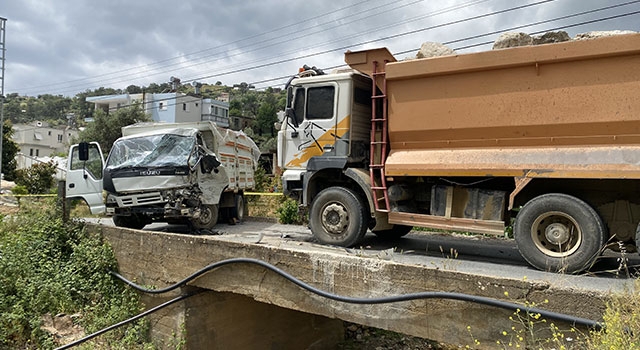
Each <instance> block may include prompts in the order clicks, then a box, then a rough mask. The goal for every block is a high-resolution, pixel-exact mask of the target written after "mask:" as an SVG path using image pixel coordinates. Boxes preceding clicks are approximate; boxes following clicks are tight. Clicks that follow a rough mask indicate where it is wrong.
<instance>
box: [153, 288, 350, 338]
mask: <svg viewBox="0 0 640 350" xmlns="http://www.w3.org/2000/svg"><path fill="white" fill-rule="evenodd" d="M183 291H184V290H183ZM194 291H201V293H199V294H196V295H194V296H192V297H190V298H187V299H185V300H183V301H181V302H178V303H175V304H173V305H171V306H169V307H166V308H164V309H162V310H160V311H158V312H156V313H154V314H151V315H150V316H149V321H150V324H151V329H150V331H151V337H152V339H153V340H154V343H155V345H156V346H158V348H160V349H176V348H180V349H212V350H215V349H331V348H335V346H336V344H337V343H338V342H339V341H341V340H342V339H343V338H344V327H343V322H342V321H341V320H339V319H332V318H328V317H324V316H320V315H313V314H308V313H304V312H300V311H295V310H290V309H285V308H282V307H278V306H275V305H272V304H265V303H260V302H257V301H255V300H254V299H252V298H250V297H247V296H244V295H240V294H235V293H228V292H214V291H209V290H200V289H199V288H195V287H188V292H194ZM168 299H170V298H167V297H162V298H160V297H153V296H143V302H144V303H145V305H146V306H147V308H151V307H153V306H156V305H158V304H161V303H162V302H165V301H167V300H168Z"/></svg>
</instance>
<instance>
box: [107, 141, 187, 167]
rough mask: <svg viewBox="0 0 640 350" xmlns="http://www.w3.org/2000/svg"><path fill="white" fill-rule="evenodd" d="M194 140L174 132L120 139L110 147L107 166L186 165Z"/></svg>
mask: <svg viewBox="0 0 640 350" xmlns="http://www.w3.org/2000/svg"><path fill="white" fill-rule="evenodd" d="M195 141H196V140H195V137H192V136H181V135H175V134H161V135H148V136H140V137H134V138H126V139H120V140H117V141H116V142H115V143H114V144H113V147H112V148H111V152H110V154H109V159H107V168H110V169H116V168H125V167H163V166H186V165H187V160H188V159H189V155H190V154H191V151H192V150H193V147H194V144H195Z"/></svg>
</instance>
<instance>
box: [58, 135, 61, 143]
mask: <svg viewBox="0 0 640 350" xmlns="http://www.w3.org/2000/svg"><path fill="white" fill-rule="evenodd" d="M58 142H60V143H62V134H60V135H58Z"/></svg>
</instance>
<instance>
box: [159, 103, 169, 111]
mask: <svg viewBox="0 0 640 350" xmlns="http://www.w3.org/2000/svg"><path fill="white" fill-rule="evenodd" d="M158 109H159V110H161V111H166V110H167V104H166V103H164V102H160V103H159V104H158Z"/></svg>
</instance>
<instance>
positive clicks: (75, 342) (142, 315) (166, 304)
mask: <svg viewBox="0 0 640 350" xmlns="http://www.w3.org/2000/svg"><path fill="white" fill-rule="evenodd" d="M202 292H203V291H202V290H200V291H196V292H194V293H189V294H183V295H181V296H179V297H176V298H173V299H171V300H169V301H166V302H164V303H162V304H160V305H158V306H155V307H153V308H151V309H149V310H146V311H144V312H142V313H140V314H138V315H136V316H133V317H131V318H129V319H126V320H124V321H121V322H118V323H116V324H114V325H111V326H109V327H107V328H104V329H101V330H99V331H97V332H95V333H92V334H89V335H87V336H86V337H83V338H81V339H78V340H75V341H73V342H71V343H69V344H66V345H63V346H61V347H58V348H56V350H64V349H70V348H72V347H74V346H76V345H80V344H82V343H84V342H86V341H88V340H91V339H93V338H95V337H97V336H99V335H101V334H104V333H106V332H108V331H110V330H112V329H116V328H118V327H120V326H124V325H126V324H129V323H131V322H133V321H136V320H138V319H140V318H142V317H144V316H147V315H149V314H152V313H154V312H156V311H158V310H160V309H163V308H165V307H167V306H169V305H171V304H173V303H176V302H178V301H181V300H184V299H186V298H189V297H192V296H194V295H196V294H198V293H202Z"/></svg>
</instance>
